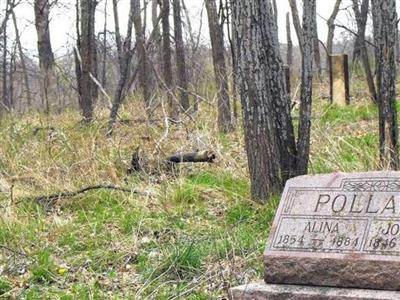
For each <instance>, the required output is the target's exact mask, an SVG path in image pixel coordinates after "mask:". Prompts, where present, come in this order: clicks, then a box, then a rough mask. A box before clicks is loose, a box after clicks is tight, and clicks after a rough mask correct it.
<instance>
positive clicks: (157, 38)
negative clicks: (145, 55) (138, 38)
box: [151, 0, 163, 71]
mask: <svg viewBox="0 0 400 300" xmlns="http://www.w3.org/2000/svg"><path fill="white" fill-rule="evenodd" d="M158 6H159V0H152V1H151V22H152V24H153V32H154V50H155V61H156V62H157V63H155V68H156V70H157V71H159V70H161V67H160V63H159V62H162V61H163V53H162V45H161V33H160V24H158V23H159V20H158V11H157V8H158Z"/></svg>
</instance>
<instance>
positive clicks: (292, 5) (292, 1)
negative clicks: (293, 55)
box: [289, 0, 303, 53]
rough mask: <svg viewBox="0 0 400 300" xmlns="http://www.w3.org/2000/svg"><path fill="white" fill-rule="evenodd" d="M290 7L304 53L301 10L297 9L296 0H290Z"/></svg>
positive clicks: (300, 46) (301, 49) (301, 50)
mask: <svg viewBox="0 0 400 300" xmlns="http://www.w3.org/2000/svg"><path fill="white" fill-rule="evenodd" d="M289 4H290V9H291V11H292V18H293V26H294V29H295V30H296V35H297V39H298V40H299V48H300V52H301V53H303V29H302V28H301V23H300V17H299V11H298V9H297V3H296V0H289Z"/></svg>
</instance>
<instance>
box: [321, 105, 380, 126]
mask: <svg viewBox="0 0 400 300" xmlns="http://www.w3.org/2000/svg"><path fill="white" fill-rule="evenodd" d="M322 111H323V113H322V116H321V119H320V122H321V123H323V124H326V123H335V124H340V123H353V122H359V121H362V120H364V121H368V120H373V119H377V118H378V107H377V106H376V105H374V104H368V105H365V104H364V105H349V106H345V107H339V106H337V105H335V104H329V105H324V106H323V109H322Z"/></svg>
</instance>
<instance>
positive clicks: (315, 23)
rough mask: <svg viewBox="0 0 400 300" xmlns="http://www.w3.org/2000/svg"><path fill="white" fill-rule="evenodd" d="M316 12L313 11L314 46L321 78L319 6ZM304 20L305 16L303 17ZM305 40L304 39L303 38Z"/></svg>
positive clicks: (315, 58) (316, 63) (318, 72)
mask: <svg viewBox="0 0 400 300" xmlns="http://www.w3.org/2000/svg"><path fill="white" fill-rule="evenodd" d="M314 10H315V12H314V13H313V16H314V20H313V23H314V24H313V41H314V44H313V47H314V61H315V67H316V69H317V75H318V79H319V80H321V75H322V66H321V53H320V51H319V38H318V25H317V7H316V5H315V6H314ZM303 22H304V18H303ZM303 41H304V40H303Z"/></svg>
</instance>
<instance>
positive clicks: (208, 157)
mask: <svg viewBox="0 0 400 300" xmlns="http://www.w3.org/2000/svg"><path fill="white" fill-rule="evenodd" d="M216 158H217V156H216V155H215V153H214V152H212V151H200V152H189V153H177V154H173V155H171V156H168V157H167V158H166V161H167V162H169V163H176V164H177V163H186V162H193V163H201V162H207V163H212V162H214V160H215V159H216Z"/></svg>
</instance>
